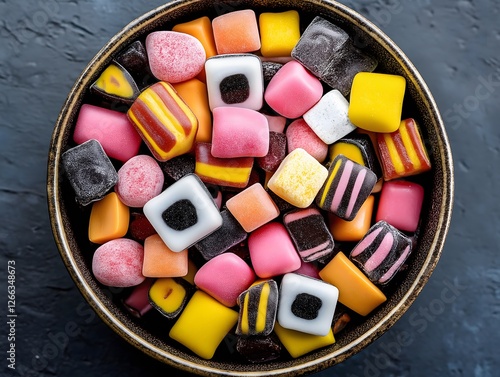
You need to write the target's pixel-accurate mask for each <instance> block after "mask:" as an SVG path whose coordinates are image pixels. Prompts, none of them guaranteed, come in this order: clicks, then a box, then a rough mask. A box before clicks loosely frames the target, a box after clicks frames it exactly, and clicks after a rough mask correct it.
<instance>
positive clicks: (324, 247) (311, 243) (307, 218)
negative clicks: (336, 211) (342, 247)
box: [283, 208, 334, 262]
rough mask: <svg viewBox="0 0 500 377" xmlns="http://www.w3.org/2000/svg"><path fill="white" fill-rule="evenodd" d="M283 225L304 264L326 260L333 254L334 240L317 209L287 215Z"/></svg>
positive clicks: (307, 209)
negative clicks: (325, 258)
mask: <svg viewBox="0 0 500 377" xmlns="http://www.w3.org/2000/svg"><path fill="white" fill-rule="evenodd" d="M283 224H284V225H285V228H286V229H287V230H288V233H289V234H290V237H291V238H292V241H293V243H294V244H295V248H296V249H297V251H298V252H299V255H300V257H301V258H302V260H303V261H304V262H312V261H314V260H317V259H321V258H324V257H326V256H328V255H330V254H331V253H332V252H333V246H334V242H333V238H332V235H331V234H330V232H329V231H328V227H327V226H326V224H325V220H324V218H323V216H322V215H321V213H320V212H319V211H318V210H317V209H316V208H306V209H303V210H297V211H293V212H290V213H287V214H286V215H285V216H284V217H283Z"/></svg>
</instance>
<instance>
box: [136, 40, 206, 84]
mask: <svg viewBox="0 0 500 377" xmlns="http://www.w3.org/2000/svg"><path fill="white" fill-rule="evenodd" d="M146 51H147V53H148V59H149V67H150V68H151V72H152V73H153V75H154V76H155V77H156V78H157V79H158V80H161V81H166V82H169V83H171V84H174V83H178V82H182V81H187V80H190V79H192V78H194V77H196V75H197V74H198V73H200V72H201V70H202V69H203V65H204V64H205V59H206V53H205V49H204V48H203V45H202V44H201V42H200V41H199V40H198V39H196V38H195V37H193V36H191V35H189V34H186V33H178V32H175V31H155V32H153V33H149V34H148V36H147V37H146Z"/></svg>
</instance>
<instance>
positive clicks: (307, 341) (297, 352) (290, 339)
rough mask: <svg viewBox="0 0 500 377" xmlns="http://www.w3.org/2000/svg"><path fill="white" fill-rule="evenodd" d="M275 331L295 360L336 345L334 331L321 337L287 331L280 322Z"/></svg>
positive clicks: (275, 326) (276, 324)
mask: <svg viewBox="0 0 500 377" xmlns="http://www.w3.org/2000/svg"><path fill="white" fill-rule="evenodd" d="M274 331H275V333H276V335H278V338H279V339H280V341H281V343H283V345H284V346H285V348H286V350H287V351H288V353H289V354H290V356H292V357H294V358H296V357H300V356H302V355H305V354H306V353H308V352H311V351H314V350H316V349H318V348H322V347H326V346H329V345H332V344H333V343H335V338H334V337H333V331H332V329H330V332H329V333H328V334H326V335H325V336H319V335H311V334H306V333H303V332H300V331H295V330H289V329H285V328H284V327H281V326H280V324H279V323H278V322H276V323H275V325H274Z"/></svg>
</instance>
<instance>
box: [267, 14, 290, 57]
mask: <svg viewBox="0 0 500 377" xmlns="http://www.w3.org/2000/svg"><path fill="white" fill-rule="evenodd" d="M299 23H300V20H299V13H298V12H297V11H295V10H290V11H288V12H282V13H262V14H261V15H260V17H259V26H260V40H261V48H260V52H261V53H262V56H266V57H278V56H290V54H291V52H292V50H293V48H294V47H295V45H296V44H297V42H298V41H299V39H300V25H299Z"/></svg>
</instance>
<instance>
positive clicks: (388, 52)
mask: <svg viewBox="0 0 500 377" xmlns="http://www.w3.org/2000/svg"><path fill="white" fill-rule="evenodd" d="M248 8H251V9H253V10H255V11H256V12H257V13H259V12H261V11H264V10H266V11H284V10H290V9H296V10H298V11H299V12H300V15H301V23H302V25H303V26H306V25H307V24H308V23H309V22H310V20H312V18H313V17H314V16H316V15H321V16H323V17H325V18H327V19H329V20H331V21H332V22H334V23H335V24H337V25H339V26H340V27H342V28H344V29H345V30H346V31H347V32H348V33H349V34H350V35H351V36H352V37H353V39H354V40H355V42H356V44H358V45H360V46H361V47H363V48H364V50H365V51H366V52H368V53H369V54H371V55H372V56H375V57H376V58H377V59H378V61H379V66H378V68H377V71H379V72H385V73H392V74H397V75H401V76H404V77H405V78H406V81H407V89H406V96H405V103H404V110H403V111H404V114H403V115H406V116H408V117H413V118H415V119H416V120H417V121H418V122H419V124H420V127H421V131H422V134H423V138H424V140H425V143H426V145H427V148H428V151H429V154H430V157H431V161H432V165H433V168H432V171H431V172H429V173H426V174H425V175H423V176H422V177H420V178H419V179H420V182H421V183H422V184H423V185H424V187H425V190H426V191H425V192H426V197H425V202H424V207H423V211H422V219H421V224H420V226H419V230H418V235H417V238H418V239H417V247H416V248H415V249H414V251H413V252H412V256H411V258H410V259H409V260H408V267H407V269H406V270H405V271H403V272H400V274H399V275H398V276H397V281H396V283H395V284H392V285H391V288H389V289H388V290H386V293H387V296H388V301H387V302H386V303H385V304H383V305H381V306H380V307H379V308H377V309H376V310H374V311H373V312H372V313H371V314H370V315H368V316H367V317H364V318H361V317H360V318H354V320H353V321H352V323H350V325H349V327H348V328H347V329H346V330H344V332H342V333H340V334H339V335H338V336H337V337H336V343H335V344H334V345H332V346H329V347H326V348H323V349H320V350H317V351H315V352H312V353H309V354H307V355H305V356H302V357H299V358H297V359H292V358H291V357H286V356H284V357H282V358H281V359H279V361H275V362H269V363H263V364H250V363H248V362H245V361H244V360H243V359H242V358H241V357H238V355H237V353H236V352H234V347H233V348H232V349H231V346H229V347H227V345H225V346H224V345H223V346H221V347H220V348H221V349H220V350H218V351H217V353H216V355H215V356H214V358H213V359H212V360H203V359H201V358H199V357H197V356H195V355H194V354H193V353H191V352H189V351H188V350H186V349H185V348H182V347H181V346H180V345H179V344H177V343H176V342H175V341H173V340H171V339H169V337H168V335H167V334H168V331H166V330H165V324H164V323H163V322H161V321H160V320H157V319H155V318H156V317H155V318H153V319H151V320H148V321H143V320H139V319H136V318H134V317H133V316H131V315H130V314H129V313H128V312H127V311H125V310H124V309H123V306H122V305H121V302H120V299H121V297H122V295H123V294H124V293H123V292H122V290H120V289H109V288H106V287H103V286H102V285H101V284H99V283H98V282H97V281H96V279H95V278H94V277H93V276H92V272H91V269H90V265H91V257H92V251H93V250H94V249H95V246H93V245H92V244H91V243H90V242H89V241H88V238H87V227H88V216H89V209H88V208H85V209H83V210H82V208H80V207H79V206H78V205H77V204H76V203H75V200H74V194H73V191H72V189H71V188H70V186H69V185H68V183H67V182H66V180H65V178H64V174H63V171H62V168H61V154H62V153H63V152H64V151H66V150H67V149H68V148H70V147H71V146H73V145H74V144H72V143H73V142H72V137H71V136H72V132H73V129H74V124H75V119H76V117H77V115H78V111H79V108H80V106H81V104H82V103H84V102H85V101H86V98H87V96H88V88H89V87H90V85H91V84H92V83H93V82H94V81H95V80H96V78H97V77H98V76H99V74H100V73H101V72H102V71H103V69H104V68H105V67H106V66H107V65H108V64H109V63H110V61H111V60H112V58H113V56H114V55H115V54H117V53H118V52H119V51H121V50H122V49H124V48H126V47H127V46H128V45H129V44H130V43H131V42H133V41H135V40H137V39H141V40H144V38H145V37H146V35H147V34H148V33H150V32H152V31H155V30H160V29H164V30H165V29H170V28H171V27H172V26H173V25H175V24H177V23H179V22H185V21H189V20H192V19H195V18H198V17H201V16H204V15H208V16H209V17H215V16H217V15H220V14H221V13H226V12H229V11H232V10H238V9H248ZM47 190H48V202H49V213H50V220H51V224H52V229H53V233H54V237H55V241H56V244H57V247H58V249H59V252H60V254H61V257H62V259H63V261H64V263H65V265H66V267H67V269H68V270H69V272H70V274H71V276H72V278H73V280H74V281H75V283H76V285H77V286H78V289H79V290H80V291H81V293H82V294H83V296H84V297H85V299H86V300H87V301H88V302H89V304H90V305H91V306H92V307H93V309H94V310H95V311H96V312H97V314H98V315H99V316H100V317H101V319H102V320H103V321H104V322H105V323H106V324H108V325H109V326H110V327H111V328H112V329H113V330H114V331H115V332H116V333H118V334H119V335H120V336H121V337H122V338H123V339H125V340H126V341H128V342H129V343H131V344H133V345H134V346H135V347H137V348H138V349H140V350H141V351H143V352H145V353H147V354H149V355H150V356H152V357H154V358H156V359H158V360H160V361H162V362H164V363H167V364H169V365H171V366H173V367H175V368H179V369H181V370H185V371H189V372H192V373H196V374H200V375H237V376H249V375H252V376H255V375H283V376H284V375H287V376H297V375H303V374H307V373H312V372H315V371H318V370H321V369H324V368H328V367H330V366H332V365H335V364H338V363H340V362H342V361H343V360H345V359H347V358H349V357H350V356H352V355H354V354H356V353H357V352H359V351H360V350H362V349H363V348H364V347H366V346H367V345H369V344H370V343H372V342H373V341H374V340H375V339H377V338H378V337H379V336H381V335H382V334H383V333H384V332H386V331H387V330H388V329H389V328H390V327H391V326H392V325H393V324H394V323H395V322H396V321H397V320H398V319H399V318H400V317H401V316H402V315H403V314H404V313H405V311H406V310H407V309H408V307H409V306H410V305H411V304H412V303H413V301H414V300H415V299H416V297H417V296H418V294H419V293H420V291H421V290H422V288H423V287H424V285H425V284H426V283H427V281H428V279H429V277H430V275H431V273H432V271H433V270H434V268H435V267H436V264H437V263H438V260H439V257H440V254H441V251H442V249H443V244H444V242H445V238H446V234H447V231H448V227H449V224H450V217H451V210H452V201H453V167H452V156H451V150H450V145H449V143H448V139H447V136H446V131H445V126H444V124H443V121H442V119H441V116H440V114H439V111H438V108H437V106H436V103H435V102H434V99H433V98H432V95H431V93H430V91H429V89H428V88H427V86H426V84H425V82H424V80H423V79H422V77H421V76H420V74H419V73H418V72H417V70H416V69H415V67H414V66H413V65H412V63H411V62H410V61H409V60H408V58H407V57H406V56H405V55H404V53H403V52H402V51H401V50H400V49H399V48H398V47H397V46H396V45H395V44H394V42H392V41H391V40H390V39H389V38H388V37H387V36H386V35H385V34H384V33H383V32H382V31H380V30H379V29H378V28H377V27H376V26H374V25H373V24H372V23H371V22H369V21H368V20H367V19H366V18H364V17H362V16H361V15H359V14H358V13H356V12H355V11H353V10H351V9H349V8H348V7H346V6H344V5H342V4H340V3H337V2H334V1H327V0H321V1H320V0H297V1H292V0H254V1H250V0H239V1H237V2H234V1H230V2H224V1H221V0H217V1H205V0H178V1H173V2H171V3H168V4H166V5H164V6H162V7H160V8H158V9H155V10H152V11H150V12H149V13H147V14H144V15H142V16H140V17H139V18H138V19H136V20H135V21H133V22H131V23H130V24H129V25H127V26H126V27H125V28H124V29H123V30H122V31H121V32H119V33H118V34H117V35H115V36H114V37H113V38H112V39H111V40H110V41H109V42H108V43H107V44H106V45H105V46H104V47H103V48H102V49H101V50H100V51H99V52H98V53H97V55H96V56H95V57H94V58H93V59H92V61H91V62H90V63H89V64H88V65H87V67H86V68H85V70H84V71H83V73H82V74H81V76H80V77H79V78H78V80H77V81H76V83H75V84H74V86H73V88H72V90H71V92H70V93H69V96H68V98H67V100H66V102H65V104H64V106H63V108H62V110H61V113H60V115H59V117H58V119H57V123H56V125H55V129H54V133H53V136H52V140H51V145H50V152H49V161H48V184H47Z"/></svg>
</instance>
